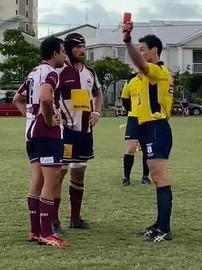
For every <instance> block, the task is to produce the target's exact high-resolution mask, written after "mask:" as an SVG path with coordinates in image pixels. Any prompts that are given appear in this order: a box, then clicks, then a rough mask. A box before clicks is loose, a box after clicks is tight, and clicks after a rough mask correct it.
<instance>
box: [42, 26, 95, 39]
mask: <svg viewBox="0 0 202 270" xmlns="http://www.w3.org/2000/svg"><path fill="white" fill-rule="evenodd" d="M85 27H90V28H93V29H96V26H93V25H90V24H83V25H80V26H77V27H74V28H70V29H68V30H64V31H61V32H57V33H55V34H53V36H54V37H60V36H63V35H67V34H69V33H71V32H76V31H77V30H79V29H81V28H85ZM49 36H50V35H48V36H44V37H41V38H40V40H43V39H45V38H47V37H49Z"/></svg>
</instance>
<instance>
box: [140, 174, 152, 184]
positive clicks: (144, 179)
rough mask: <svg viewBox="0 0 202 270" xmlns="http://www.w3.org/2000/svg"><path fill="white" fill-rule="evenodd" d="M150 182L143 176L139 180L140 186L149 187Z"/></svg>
mask: <svg viewBox="0 0 202 270" xmlns="http://www.w3.org/2000/svg"><path fill="white" fill-rule="evenodd" d="M151 183H152V182H151V180H150V179H149V177H147V176H143V177H142V179H141V184H142V185H151Z"/></svg>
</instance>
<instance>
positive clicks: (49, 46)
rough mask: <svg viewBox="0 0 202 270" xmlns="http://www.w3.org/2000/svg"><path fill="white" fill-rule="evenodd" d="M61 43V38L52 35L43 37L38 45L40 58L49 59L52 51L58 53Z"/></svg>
mask: <svg viewBox="0 0 202 270" xmlns="http://www.w3.org/2000/svg"><path fill="white" fill-rule="evenodd" d="M62 43H63V41H62V39H59V38H56V37H53V36H51V37H48V38H46V39H44V40H43V41H42V42H41V46H40V55H41V58H42V60H50V59H51V58H52V56H53V54H54V52H57V53H60V44H62Z"/></svg>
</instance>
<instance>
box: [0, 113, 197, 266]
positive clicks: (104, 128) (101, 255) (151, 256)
mask: <svg viewBox="0 0 202 270" xmlns="http://www.w3.org/2000/svg"><path fill="white" fill-rule="evenodd" d="M124 122H125V119H117V118H102V119H101V120H100V123H99V126H97V127H96V128H95V152H96V158H95V159H94V160H93V161H90V162H89V165H88V169H87V174H86V191H85V197H84V205H83V211H82V212H83V217H84V218H86V219H88V220H89V221H90V223H91V230H90V231H74V230H70V229H68V224H69V204H68V200H67V196H66V195H67V187H68V180H67V179H66V181H65V182H64V185H63V194H62V195H63V201H62V205H61V219H62V224H63V229H64V235H63V236H64V238H65V239H67V240H68V241H70V242H71V244H72V246H71V247H70V248H68V249H64V250H58V249H55V248H49V247H41V246H38V245H37V244H30V243H28V242H27V241H26V236H27V232H28V230H29V220H28V213H27V206H26V195H27V190H28V185H29V176H30V172H29V162H28V160H27V157H26V153H25V146H24V119H22V118H0V181H1V188H0V232H1V240H0V241H1V243H0V269H6V270H11V269H12V270H14V269H15V270H18V269H19V270H28V269H29V270H35V269H36V270H39V269H46V270H52V269H54V270H55V269H59V270H60V269H61V270H62V269H64V270H87V269H88V270H130V269H131V270H136V269H137V270H157V269H158V270H163V269H166V270H181V269H183V270H199V269H202V257H201V254H202V244H201V243H202V235H201V224H202V223H201V217H202V207H201V206H202V196H201V180H202V179H201V177H202V169H201V167H202V165H201V155H202V118H200V117H199V118H197V117H196V118H172V119H171V125H172V128H173V135H174V147H173V151H172V154H171V159H170V179H171V182H172V185H173V193H174V205H173V217H172V230H173V235H174V240H173V241H171V242H166V243H158V244H152V243H145V242H143V241H142V238H141V236H138V235H137V232H138V231H142V230H143V229H144V228H145V226H147V225H150V224H151V222H152V221H153V220H154V217H155V207H156V202H155V189H154V187H153V186H141V185H140V182H139V180H140V178H141V170H142V169H141V153H138V154H137V157H136V164H135V166H134V169H133V175H132V185H131V186H130V187H122V186H121V181H120V180H121V176H122V155H123V153H124V140H123V135H124V130H120V129H119V124H123V123H124ZM67 178H68V177H67Z"/></svg>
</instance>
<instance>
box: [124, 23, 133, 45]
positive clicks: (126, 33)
mask: <svg viewBox="0 0 202 270" xmlns="http://www.w3.org/2000/svg"><path fill="white" fill-rule="evenodd" d="M132 29H133V22H129V23H125V24H123V26H122V31H123V41H124V42H125V43H128V42H130V41H131V31H132Z"/></svg>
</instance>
